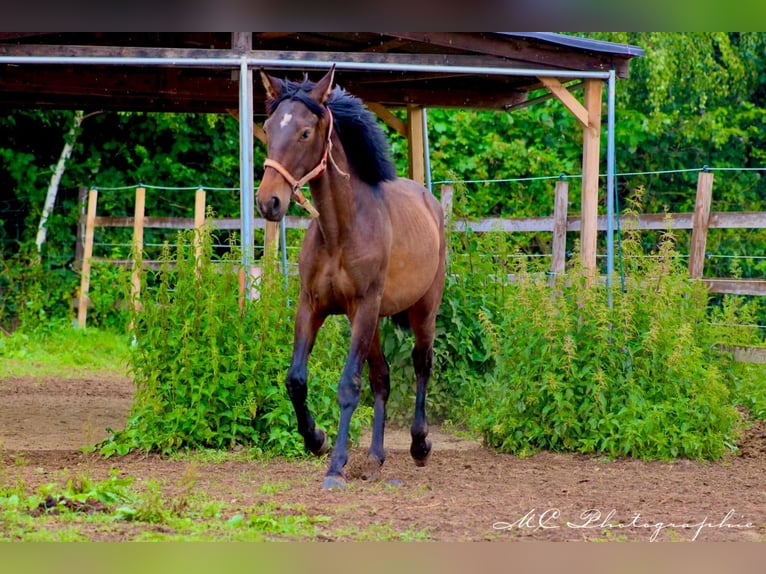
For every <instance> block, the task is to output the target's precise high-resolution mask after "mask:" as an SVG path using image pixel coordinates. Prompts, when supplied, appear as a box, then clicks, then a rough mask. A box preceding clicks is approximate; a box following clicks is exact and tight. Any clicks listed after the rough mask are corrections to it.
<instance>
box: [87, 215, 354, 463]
mask: <svg viewBox="0 0 766 574" xmlns="http://www.w3.org/2000/svg"><path fill="white" fill-rule="evenodd" d="M212 237H213V235H212V230H211V229H210V228H207V227H206V228H205V229H204V230H203V231H202V232H201V233H199V234H197V235H196V236H195V235H194V233H183V234H179V236H178V241H177V243H176V245H175V247H174V248H173V249H171V248H170V247H169V246H168V247H167V248H166V250H165V256H164V258H163V265H162V268H161V269H160V270H159V272H157V274H156V277H154V278H153V280H154V281H153V282H154V284H155V287H154V288H153V289H154V290H153V291H152V292H151V295H150V296H144V297H143V298H142V300H141V305H140V310H139V311H138V312H137V313H136V314H135V315H134V316H133V319H132V320H133V335H134V342H133V345H132V347H131V352H130V370H131V372H132V373H133V376H134V379H135V383H136V389H137V391H136V395H135V398H134V403H133V407H132V410H131V413H130V417H129V419H128V422H127V425H126V428H125V429H124V430H121V431H118V432H116V433H114V434H113V436H111V437H110V438H109V439H107V440H106V441H105V442H104V443H103V444H102V445H101V446H100V448H101V452H103V453H104V454H106V455H111V454H125V453H127V452H129V451H131V450H134V449H142V450H147V451H148V450H154V451H159V452H163V453H169V452H173V451H177V450H179V449H188V448H231V447H234V446H236V445H245V446H249V447H253V448H255V449H256V450H257V451H259V452H262V453H274V454H280V455H286V456H295V455H299V454H302V453H303V451H304V449H303V443H302V440H301V438H300V436H299V435H298V433H297V430H296V426H295V415H294V412H293V407H292V404H291V403H290V401H289V399H288V397H287V393H286V390H285V388H284V383H283V381H284V377H285V374H286V372H287V367H288V364H289V360H290V354H291V351H292V335H293V328H292V317H293V314H294V309H293V308H292V305H291V301H295V300H296V294H297V281H296V278H292V279H291V281H290V285H289V288H288V289H287V290H286V289H285V287H284V283H283V278H282V277H281V276H280V275H279V274H278V271H277V270H276V268H275V266H273V265H269V266H267V267H266V268H265V269H264V270H263V275H262V276H261V278H260V281H259V283H257V289H258V291H259V292H260V296H259V297H258V298H253V299H249V300H244V299H242V300H241V299H240V297H239V280H238V273H237V269H238V265H239V263H238V261H239V256H238V254H237V253H236V252H234V253H231V254H227V255H225V256H223V257H220V258H219V257H214V256H213V253H212ZM195 241H199V246H200V249H201V257H200V258H197V257H196V256H195V249H196V247H195ZM142 291H144V292H146V291H145V290H144V289H142ZM240 305H242V306H240ZM346 347H347V333H346V332H345V330H344V329H343V328H342V325H341V324H340V323H338V322H334V321H328V322H327V325H326V326H325V327H324V329H323V331H322V332H321V333H320V340H319V342H318V344H317V346H316V350H315V352H314V354H313V355H312V360H311V363H310V380H309V386H310V392H309V405H310V408H312V410H313V411H314V413H315V418H316V419H317V424H318V425H320V426H321V427H323V428H325V429H326V430H327V431H328V434H329V435H330V436H331V437H332V436H333V432H334V431H335V429H336V428H337V424H338V416H339V412H338V408H337V404H336V394H335V389H336V387H337V380H338V377H339V374H340V368H341V365H342V361H343V358H344V354H345V353H344V352H343V350H344V349H345V348H346ZM363 422H364V410H362V413H360V416H357V417H355V420H354V424H353V425H352V429H351V430H352V439H354V440H355V438H356V437H357V436H358V434H359V432H360V431H361V428H362V426H363Z"/></svg>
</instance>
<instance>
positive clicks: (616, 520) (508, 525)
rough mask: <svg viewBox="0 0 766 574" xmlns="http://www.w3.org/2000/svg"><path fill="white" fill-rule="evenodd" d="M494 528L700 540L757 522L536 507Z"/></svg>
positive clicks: (725, 516)
mask: <svg viewBox="0 0 766 574" xmlns="http://www.w3.org/2000/svg"><path fill="white" fill-rule="evenodd" d="M492 528H493V529H494V530H505V531H516V532H519V531H526V532H530V531H540V530H554V529H562V528H566V529H570V530H577V531H581V532H587V531H597V532H606V531H609V532H611V533H614V532H615V531H628V530H631V531H644V532H646V534H647V536H648V539H649V541H650V542H655V541H657V540H659V539H660V537H661V535H662V534H663V532H671V531H672V532H674V533H679V534H680V533H681V531H683V532H684V533H686V534H685V536H687V535H688V536H689V539H690V540H692V541H695V540H697V538H699V536H700V534H701V533H702V532H703V531H705V530H724V529H732V528H733V529H751V528H755V525H754V524H751V523H750V522H747V521H744V520H743V519H742V518H741V517H738V516H737V513H736V512H735V511H734V510H729V511H728V512H725V513H722V514H721V515H720V516H709V515H708V516H705V517H703V518H700V519H693V520H684V521H667V522H666V521H656V520H651V519H649V518H647V517H645V516H643V515H642V514H641V513H640V512H635V513H633V514H632V515H630V516H629V517H628V516H626V517H620V516H619V515H618V513H617V511H616V510H610V511H608V512H604V511H601V510H598V509H595V508H591V509H588V510H584V511H583V512H581V513H580V514H579V515H578V516H576V517H573V518H568V517H566V516H564V513H563V512H562V511H561V510H560V509H558V508H548V509H544V510H538V509H532V510H530V511H529V512H527V513H526V514H524V515H523V516H521V517H520V518H518V519H516V520H514V521H512V522H502V521H498V522H495V523H494V524H492Z"/></svg>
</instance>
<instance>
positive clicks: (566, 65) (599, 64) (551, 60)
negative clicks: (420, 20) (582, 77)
mask: <svg viewBox="0 0 766 574" xmlns="http://www.w3.org/2000/svg"><path fill="white" fill-rule="evenodd" d="M383 33H384V34H385V35H386V36H393V37H395V38H405V39H408V40H411V41H413V42H418V43H422V44H431V45H432V46H440V47H444V48H447V49H449V50H466V51H473V52H477V53H483V54H492V55H494V56H500V57H503V58H513V59H514V60H521V61H523V62H524V63H525V65H526V67H529V68H537V69H539V68H542V67H549V66H550V67H556V68H559V69H562V68H563V69H567V70H569V69H571V70H587V71H598V72H603V71H606V70H608V69H609V68H610V67H611V66H612V65H614V66H615V70H616V72H617V75H618V76H620V77H627V74H628V59H627V58H621V57H619V56H615V55H613V54H597V53H593V52H584V51H581V50H575V49H572V48H569V47H566V46H558V45H553V44H550V45H549V44H546V43H543V42H539V41H536V40H534V39H526V38H518V37H510V36H506V37H498V36H495V35H493V34H491V33H490V34H485V33H481V32H473V33H470V32H466V33H460V34H455V33H452V32H383ZM516 66H517V67H522V66H519V65H518V64H517V65H516Z"/></svg>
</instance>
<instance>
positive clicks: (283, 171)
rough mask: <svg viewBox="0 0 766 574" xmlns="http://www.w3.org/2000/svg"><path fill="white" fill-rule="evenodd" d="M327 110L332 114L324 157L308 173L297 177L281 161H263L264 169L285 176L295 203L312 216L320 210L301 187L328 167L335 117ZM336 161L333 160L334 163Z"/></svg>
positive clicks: (328, 109) (330, 113)
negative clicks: (304, 193)
mask: <svg viewBox="0 0 766 574" xmlns="http://www.w3.org/2000/svg"><path fill="white" fill-rule="evenodd" d="M325 109H326V110H327V114H328V115H329V116H330V127H329V128H328V129H327V143H326V144H325V148H324V153H323V154H322V159H321V160H319V163H318V164H317V165H316V167H314V169H312V170H311V171H310V172H308V173H307V174H306V175H304V176H303V177H302V178H300V179H295V178H294V177H293V175H292V174H291V173H290V172H289V171H287V168H286V167H285V166H283V165H282V164H281V163H279V162H278V161H276V160H273V159H271V158H266V160H265V161H264V162H263V167H264V169H265V168H267V167H270V168H272V169H273V170H275V171H277V172H278V173H279V175H281V176H282V177H284V178H285V181H287V183H289V184H290V187H291V188H292V197H293V199H295V203H297V204H298V205H300V206H301V207H302V208H303V209H305V210H306V211H308V212H309V215H311V217H319V212H318V211H317V210H316V209H315V208H314V206H313V205H311V203H310V202H309V200H308V199H306V196H305V195H303V192H301V187H303V186H304V185H305V184H306V183H308V182H309V181H311V180H312V179H315V178H317V177H319V176H320V175H322V174H323V173H324V171H325V170H326V169H327V157H328V156H330V150H331V149H332V126H333V119H332V112H331V111H330V108H325ZM334 163H335V162H334V161H333V164H334Z"/></svg>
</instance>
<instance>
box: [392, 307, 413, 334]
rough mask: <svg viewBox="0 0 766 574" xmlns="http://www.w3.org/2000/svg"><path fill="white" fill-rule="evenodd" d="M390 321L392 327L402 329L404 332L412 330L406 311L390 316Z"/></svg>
mask: <svg viewBox="0 0 766 574" xmlns="http://www.w3.org/2000/svg"><path fill="white" fill-rule="evenodd" d="M391 321H393V323H394V325H396V326H397V327H399V328H400V329H403V330H404V331H409V330H411V329H412V326H411V325H410V318H409V317H408V315H407V311H400V312H399V313H396V314H394V315H391Z"/></svg>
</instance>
